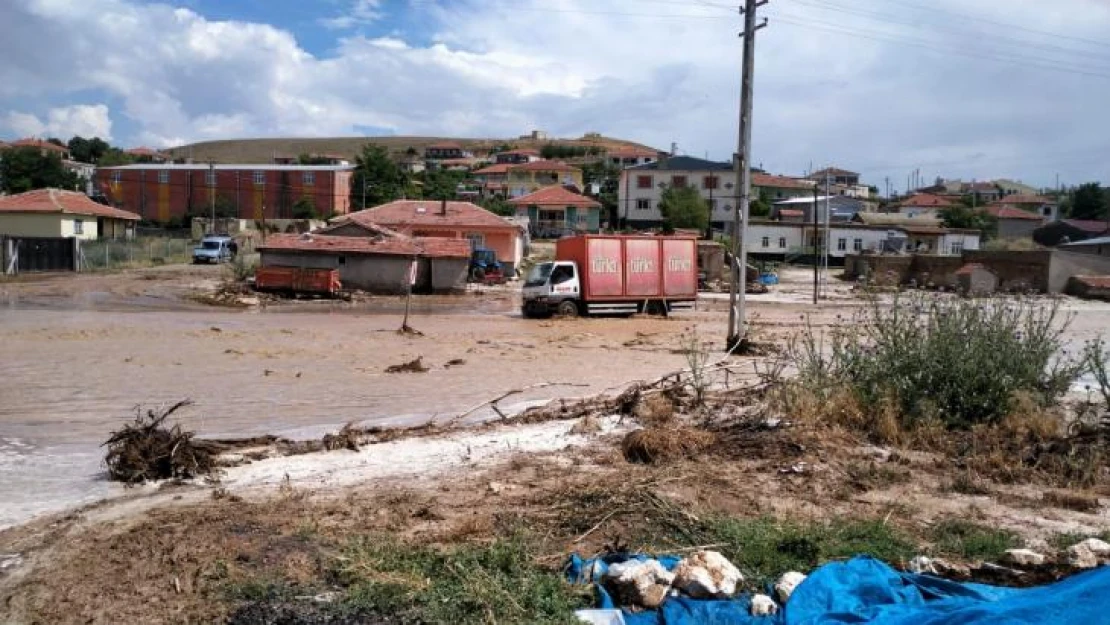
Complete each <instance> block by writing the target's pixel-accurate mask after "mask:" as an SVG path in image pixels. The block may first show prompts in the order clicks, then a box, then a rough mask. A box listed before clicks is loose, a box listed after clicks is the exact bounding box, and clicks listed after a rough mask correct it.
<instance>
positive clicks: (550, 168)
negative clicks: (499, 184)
mask: <svg viewBox="0 0 1110 625" xmlns="http://www.w3.org/2000/svg"><path fill="white" fill-rule="evenodd" d="M505 183H506V185H507V187H508V197H513V198H515V197H520V196H522V195H528V194H529V193H533V192H535V191H539V190H540V189H542V188H543V187H549V186H551V185H561V186H565V187H574V188H575V189H582V188H583V186H584V183H583V178H582V170H581V169H578V168H577V167H571V166H570V165H567V164H566V163H564V162H562V161H548V160H539V161H532V162H529V163H522V164H520V165H510V166H509V168H508V170H507V178H506V181H505Z"/></svg>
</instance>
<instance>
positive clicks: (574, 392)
mask: <svg viewBox="0 0 1110 625" xmlns="http://www.w3.org/2000/svg"><path fill="white" fill-rule="evenodd" d="M782 277H783V284H782V285H780V286H779V287H777V288H774V289H773V290H772V291H771V293H768V294H766V295H758V296H752V297H751V298H750V300H749V301H750V302H751V311H752V315H753V318H754V319H755V322H756V338H757V340H761V341H764V342H767V343H776V342H781V341H782V340H783V339H785V338H786V337H788V336H790V335H791V334H792V333H793V332H794V331H796V330H797V328H799V327H800V326H801V325H802V324H803V323H805V316H806V315H807V314H808V315H811V316H812V319H813V321H814V323H816V324H817V325H832V324H838V323H846V322H847V319H848V317H849V316H850V314H851V312H852V311H853V310H855V309H857V308H858V307H859V306H861V305H863V304H862V301H861V300H860V299H859V298H857V297H855V296H854V294H853V293H852V291H851V285H847V284H843V283H839V282H837V281H835V280H833V281H831V282H830V284H829V292H828V294H827V298H826V299H825V300H823V301H822V303H821V304H820V305H819V306H817V307H814V306H812V304H811V303H810V302H809V297H810V290H809V289H810V288H811V283H810V282H809V280H811V274H809V273H808V272H804V271H788V272H785V273H784V274H783V276H782ZM220 278H221V269H220V268H218V267H167V268H159V269H147V270H135V271H131V272H126V273H124V274H114V275H103V274H94V275H80V276H72V275H69V276H56V277H46V278H41V277H40V278H30V279H26V278H20V279H17V280H6V281H2V282H0V344H2V345H3V346H4V356H3V358H0V376H2V377H3V379H4V380H5V384H4V385H3V386H2V387H0V476H2V477H3V479H2V480H0V528H3V527H5V526H9V527H10V529H7V530H4V531H0V560H2V561H0V567H3V566H4V564H3V563H4V562H11V563H14V564H11V565H9V566H6V567H4V570H2V571H0V620H5V619H10V620H12V621H13V622H66V621H72V620H76V621H80V622H121V621H122V622H126V621H133V622H140V621H141V622H211V621H212V620H214V619H221V618H224V617H225V616H226V615H227V610H228V609H230V608H229V605H230V604H229V603H227V602H222V601H217V600H216V599H215V598H216V597H218V596H222V595H219V589H220V588H223V587H224V586H225V585H226V584H227V583H228V575H231V577H234V576H235V570H237V569H243V570H249V571H250V572H251V573H252V574H263V573H264V574H266V575H277V576H278V577H283V576H284V577H287V578H298V576H301V577H304V578H305V579H306V580H309V579H311V580H318V579H319V576H320V575H321V574H323V569H322V568H321V566H322V565H320V562H322V561H323V560H324V559H326V558H327V557H329V556H328V555H327V554H328V553H330V551H329V550H330V549H333V548H334V547H335V542H334V541H336V540H338V539H339V537H340V536H345V535H348V534H350V533H351V532H354V531H357V532H367V531H372V530H388V531H391V532H398V533H400V534H402V535H404V536H407V537H414V536H416V537H421V540H427V541H432V542H451V541H457V540H462V539H465V538H467V537H468V536H478V537H482V536H489V535H490V534H491V533H497V531H498V528H500V527H501V525H500V524H501V523H503V522H504V521H505V519H506V518H508V517H514V518H520V517H522V516H523V517H525V518H526V522H527V524H528V525H529V527H534V528H537V529H538V530H540V531H541V532H546V534H545V535H546V536H547V537H548V538H547V541H548V542H546V543H545V548H547V549H549V553H548V554H546V555H547V556H549V560H550V562H549V563H551V564H555V561H556V560H558V559H559V558H561V557H562V556H564V555H565V554H566V553H567V552H568V551H570V550H573V549H580V550H583V551H586V552H588V551H591V550H596V549H598V548H600V547H601V546H602V543H603V542H604V541H607V540H612V539H614V538H616V537H619V536H617V535H618V534H620V533H621V532H622V531H625V530H627V529H628V528H630V527H634V526H635V514H634V513H632V512H629V511H627V510H626V511H625V512H622V513H620V514H614V515H613V516H612V517H610V518H608V519H605V518H602V517H603V516H604V513H602V514H600V515H598V516H597V517H596V518H595V517H591V518H592V519H593V520H592V521H590V522H589V523H588V524H586V525H585V526H582V523H581V520H579V521H577V522H576V523H574V524H570V525H568V524H567V523H566V518H565V517H564V516H559V517H558V518H556V517H553V516H552V513H551V508H552V505H554V504H553V502H557V501H558V500H559V498H560V497H565V496H566V493H567V492H568V491H575V492H580V491H582V490H583V489H586V490H589V488H588V487H590V485H594V486H600V485H605V484H609V485H612V486H614V487H615V485H618V484H623V485H625V486H627V488H625V489H624V490H626V491H628V492H631V493H638V492H641V491H644V492H651V493H657V494H661V496H664V497H665V499H666V500H667V501H671V502H673V504H674V505H675V506H678V507H683V506H687V507H688V508H689V509H690V510H697V511H698V512H697V514H730V515H742V516H760V515H774V516H786V517H791V518H798V519H804V518H811V519H828V518H835V517H838V516H861V517H865V518H879V519H885V520H884V523H885V522H888V521H889V522H891V523H896V524H899V525H905V526H906V527H910V528H916V529H917V530H920V529H921V528H922V527H927V526H929V525H930V524H932V523H935V522H937V521H938V520H940V519H946V518H956V519H972V520H974V521H975V522H977V523H982V524H984V525H989V526H995V527H1003V528H1008V529H1012V530H1013V531H1015V532H1017V533H1019V534H1020V535H1021V536H1022V537H1024V538H1026V539H1029V540H1044V539H1049V538H1051V537H1052V536H1054V535H1057V534H1061V533H1071V532H1079V533H1084V532H1085V533H1097V532H1099V531H1102V530H1105V529H1106V528H1107V524H1106V521H1105V518H1104V515H1103V514H1102V513H1101V512H1099V511H1094V512H1092V511H1087V512H1077V511H1074V510H1068V509H1063V508H1053V507H1052V506H1047V507H1046V506H1044V505H1043V504H1042V500H1041V496H1042V489H1039V488H1037V487H1034V486H1025V487H1023V486H994V487H992V489H991V490H990V491H989V492H985V493H981V494H970V495H969V494H963V493H959V492H954V490H953V489H952V487H951V484H952V482H953V479H954V474H953V473H952V467H946V466H944V462H943V460H942V459H938V458H936V457H929V456H927V455H919V456H901V460H898V461H897V462H895V463H893V464H891V463H889V462H888V461H887V460H888V459H889V454H887V455H886V456H883V458H884V459H883V460H882V461H881V462H880V463H879V465H876V462H877V461H876V455H875V454H876V452H875V451H874V450H873V449H871V448H870V447H869V446H867V445H865V444H864V443H863V442H862V441H858V440H840V439H834V440H829V439H812V438H807V439H805V440H785V439H780V438H776V436H777V435H769V436H768V437H767V438H755V439H753V440H752V441H751V442H750V444H749V445H747V446H745V447H743V449H745V450H746V452H745V453H746V455H743V456H741V457H736V456H735V455H734V456H730V457H728V458H727V462H724V463H707V462H706V461H705V460H704V459H700V460H696V461H684V462H679V463H677V464H674V465H670V466H668V467H664V468H657V467H643V466H639V465H630V464H628V463H627V462H625V461H624V460H623V459H622V458H621V456H620V454H619V452H617V451H616V444H617V442H618V441H619V437H620V436H622V435H623V434H624V433H626V432H627V431H628V428H630V427H632V426H633V424H632V423H631V422H622V423H619V424H617V423H610V424H608V425H606V432H607V433H602V434H598V435H592V436H587V435H581V434H572V433H571V432H570V431H569V430H570V427H571V426H572V424H571V423H569V422H555V423H554V424H550V423H543V424H536V425H527V426H513V427H509V426H497V427H494V428H493V429H492V430H490V429H488V428H487V429H476V430H473V431H468V430H464V431H462V432H454V433H448V434H444V435H442V436H437V437H430V438H427V439H420V440H418V441H398V442H396V443H384V444H382V445H374V446H370V447H367V448H364V449H363V450H362V451H360V452H357V453H356V452H332V453H329V454H313V455H310V456H300V457H296V458H277V459H270V460H264V461H261V462H256V463H253V464H249V465H246V466H244V467H239V468H236V469H231V470H229V471H228V472H227V474H226V475H224V476H223V478H222V483H221V484H219V485H208V484H204V483H203V482H199V483H196V484H186V485H182V486H161V487H159V486H144V487H140V488H134V489H129V490H125V489H123V488H122V487H119V486H116V485H113V484H110V483H108V482H107V481H106V480H104V479H103V465H102V462H101V461H102V458H103V450H102V449H101V448H100V447H99V445H100V443H101V442H103V440H104V439H105V438H106V437H107V435H108V433H109V432H110V431H111V430H113V429H114V428H116V427H118V426H119V425H120V424H121V422H122V421H123V420H125V419H127V418H129V417H130V416H131V414H132V411H133V408H134V407H135V406H136V405H139V404H142V405H156V404H162V403H170V402H173V401H176V400H179V399H182V398H191V399H193V400H194V401H195V402H196V405H195V406H193V407H192V408H190V409H189V410H188V411H185V412H182V413H181V418H180V422H181V423H182V425H183V426H185V427H187V428H189V429H194V430H196V431H197V432H198V433H199V434H201V435H205V436H250V435H256V434H277V435H281V436H287V437H290V438H304V439H307V438H318V437H320V436H321V435H322V434H324V433H326V432H331V431H335V430H337V429H338V428H339V427H341V426H342V425H343V424H345V423H348V422H355V423H358V424H363V425H412V424H419V423H425V422H428V421H431V420H435V421H440V422H443V421H446V420H450V419H452V418H454V417H457V416H458V415H460V414H462V413H464V412H467V411H468V410H470V409H472V408H474V407H475V406H478V405H480V404H482V403H483V402H485V401H487V400H489V399H492V398H493V397H496V396H498V395H500V394H502V393H505V392H506V391H509V390H512V389H518V388H525V387H528V386H530V385H537V384H543V383H553V384H554V385H553V386H547V387H544V388H541V389H537V390H535V391H532V392H528V393H522V394H517V395H513V396H511V397H509V398H507V399H505V400H504V401H503V402H501V403H500V404H499V406H500V407H501V408H502V409H503V410H505V411H507V412H514V411H519V410H521V409H523V408H526V407H527V406H530V405H534V404H538V403H542V402H544V401H546V400H550V399H552V398H567V399H573V398H576V397H585V396H590V395H593V394H596V393H601V392H605V391H613V390H615V389H620V388H623V387H624V386H626V385H627V384H629V383H631V382H633V381H635V380H649V379H655V378H657V377H658V376H661V375H664V374H666V373H668V372H671V371H675V370H678V369H681V368H684V367H686V366H687V361H686V356H685V355H684V353H683V352H684V347H685V346H686V345H687V342H688V340H689V337H690V336H692V335H693V334H695V333H696V334H697V336H699V337H700V338H701V340H703V341H705V342H706V343H707V344H708V345H709V346H710V347H711V348H712V349H714V350H715V351H716V352H717V353H719V352H720V350H721V349H722V348H723V337H724V334H725V332H724V330H725V324H726V319H727V295H718V294H711V295H706V296H703V297H702V298H701V299H700V301H699V303H698V310H696V311H694V312H690V313H682V314H677V315H674V316H673V317H672V318H670V319H655V318H646V317H643V318H640V317H638V318H633V319H574V320H546V321H544V320H526V319H523V318H521V316H520V315H519V312H518V308H519V299H518V295H517V293H516V292H515V291H514V289H512V288H511V287H507V288H492V289H483V290H474V291H470V292H468V293H466V294H464V295H459V296H435V297H426V298H417V299H416V300H415V303H414V306H413V318H412V319H411V320H410V325H412V326H414V327H415V328H417V329H418V330H420V331H421V332H422V333H423V336H415V337H413V336H402V335H399V334H397V333H396V330H397V328H398V327H399V326H400V312H401V311H402V310H403V302H402V301H401V300H400V299H399V298H395V297H376V298H362V299H359V300H358V301H355V302H317V301H305V302H282V303H269V302H267V303H264V304H263V305H261V306H251V307H248V308H244V309H226V308H218V307H211V306H204V305H201V304H197V303H195V302H192V301H190V300H189V299H188V296H189V295H190V294H192V293H196V292H197V291H198V290H201V291H203V290H205V289H213V288H215V286H216V285H217V284H218V282H219V280H220ZM1065 309H1066V310H1068V311H1070V313H1072V314H1074V315H1075V317H1074V319H1073V332H1072V336H1073V338H1074V340H1075V341H1081V340H1083V339H1086V338H1091V337H1093V336H1094V335H1096V334H1097V333H1098V332H1100V331H1102V330H1103V329H1104V328H1106V327H1110V306H1106V305H1098V304H1089V303H1085V302H1079V301H1075V300H1067V301H1066V302H1065ZM415 358H420V359H421V362H422V363H423V364H424V365H425V366H427V367H429V371H427V372H425V373H395V374H390V373H386V372H385V370H386V368H387V367H389V366H391V365H396V364H401V363H404V362H408V361H410V360H412V359H415ZM737 362H738V363H740V364H739V365H738V366H739V369H738V371H739V374H740V377H741V378H743V377H744V376H745V375H746V374H748V373H750V371H751V367H752V366H754V365H753V363H754V362H756V361H755V360H752V359H737ZM491 419H492V420H497V419H498V417H497V415H496V414H495V413H494V411H493V410H492V409H490V408H488V407H484V408H480V409H479V410H477V411H475V412H474V413H473V414H472V415H470V416H469V417H467V421H470V422H474V423H478V422H481V421H487V420H491ZM884 453H885V452H884ZM880 455H882V454H880ZM799 463H801V464H799ZM875 466H879V469H874V468H873V467H875ZM798 467H802V468H801V469H798ZM911 473H912V475H913V478H912V479H903V478H905V476H907V475H910V474H911ZM899 476H901V477H899ZM645 489H646V490H645ZM275 493H276V497H275ZM1101 495H1105V493H1094V494H1093V496H1095V497H1098V496H1101ZM105 498H110V499H109V500H108V501H106V502H103V503H95V502H98V501H100V500H102V499H105ZM626 503H627V502H626ZM183 504H188V505H183ZM81 505H86V506H87V507H85V508H81V509H80V510H78V511H77V512H69V513H67V512H64V511H66V510H72V509H73V508H74V507H75V506H81ZM621 505H622V506H623V505H625V504H621ZM627 505H629V506H631V504H627ZM622 510H624V508H622ZM556 516H557V515H556ZM36 518H38V520H36V521H33V522H30V523H28V521H30V520H31V519H36ZM595 522H597V528H596V529H594V530H593V531H591V532H589V533H588V535H586V536H583V533H584V532H586V530H588V529H590V528H591V527H592V526H593V525H594V524H595ZM197 527H204V528H205V532H204V534H205V539H204V540H197V539H196V538H197V536H196V532H195V528H197ZM307 527H310V528H312V531H308V530H306V529H305V528H307ZM918 533H919V534H920V533H921V532H920V531H919V532H918ZM313 537H315V538H313ZM626 537H627V536H626ZM663 546H666V545H663ZM686 546H689V545H686ZM228 554H237V555H235V556H234V558H233V562H232V564H231V565H230V569H231V570H232V572H231V573H228V566H227V558H228V557H230V556H229V555H228ZM8 556H12V557H13V558H17V559H8V560H4V558H7V557H8ZM221 562H222V563H223V564H222V565H221V566H223V567H224V568H222V569H220V570H219V571H217V570H215V568H213V567H217V563H221ZM60 563H65V565H64V566H63V565H61V564H60ZM217 568H218V567H217ZM240 572H242V571H240ZM105 580H112V584H105V583H104V581H105ZM134 596H138V597H142V598H143V599H142V600H140V601H128V600H125V599H126V598H127V597H134ZM77 615H79V618H78V616H77ZM5 622H6V620H5Z"/></svg>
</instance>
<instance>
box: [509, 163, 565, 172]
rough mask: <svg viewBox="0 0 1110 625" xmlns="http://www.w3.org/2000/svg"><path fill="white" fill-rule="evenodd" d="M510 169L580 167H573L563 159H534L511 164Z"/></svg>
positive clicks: (530, 169) (543, 169) (557, 169)
mask: <svg viewBox="0 0 1110 625" xmlns="http://www.w3.org/2000/svg"><path fill="white" fill-rule="evenodd" d="M509 170H510V171H578V168H576V167H571V166H570V165H567V164H566V163H564V162H562V161H532V162H531V163H521V164H519V165H510V166H509Z"/></svg>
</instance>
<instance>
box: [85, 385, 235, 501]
mask: <svg viewBox="0 0 1110 625" xmlns="http://www.w3.org/2000/svg"><path fill="white" fill-rule="evenodd" d="M192 403H193V402H192V401H191V400H188V399H185V400H182V401H179V402H177V403H175V404H173V405H172V406H170V407H168V408H164V409H160V410H154V409H148V410H147V411H146V412H143V410H142V409H141V408H138V407H137V408H135V419H134V420H133V421H132V422H130V423H127V424H126V425H124V426H123V429H121V430H118V431H116V432H112V435H111V436H110V437H109V438H108V440H107V441H105V442H104V444H103V446H104V447H107V448H108V452H107V454H106V455H105V457H104V463H105V464H106V465H107V466H108V477H109V478H111V479H112V480H114V481H117V482H126V483H128V484H140V483H142V482H145V481H148V480H164V479H188V478H192V477H196V476H198V475H206V474H209V473H211V472H212V470H213V468H214V467H215V464H216V463H215V455H214V454H213V453H212V451H211V450H210V449H208V448H207V447H206V446H204V445H198V444H197V443H196V442H195V441H194V440H193V432H189V431H184V430H182V429H181V425H180V424H174V425H173V426H172V427H167V426H166V424H165V423H166V419H168V418H169V417H170V416H171V415H172V414H174V413H175V412H177V411H178V410H180V409H182V408H185V407H186V406H190V405H192Z"/></svg>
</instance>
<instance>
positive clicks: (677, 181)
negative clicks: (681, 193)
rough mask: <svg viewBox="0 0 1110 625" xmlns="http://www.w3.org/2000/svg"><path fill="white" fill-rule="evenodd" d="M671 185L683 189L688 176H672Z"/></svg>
mask: <svg viewBox="0 0 1110 625" xmlns="http://www.w3.org/2000/svg"><path fill="white" fill-rule="evenodd" d="M671 186H672V187H674V188H676V189H681V188H682V187H685V186H686V176H671Z"/></svg>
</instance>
